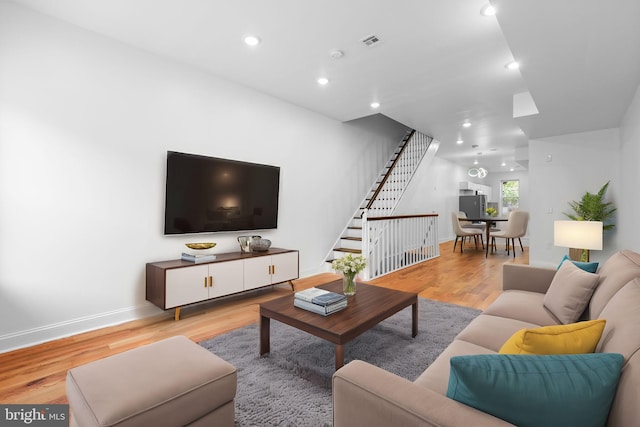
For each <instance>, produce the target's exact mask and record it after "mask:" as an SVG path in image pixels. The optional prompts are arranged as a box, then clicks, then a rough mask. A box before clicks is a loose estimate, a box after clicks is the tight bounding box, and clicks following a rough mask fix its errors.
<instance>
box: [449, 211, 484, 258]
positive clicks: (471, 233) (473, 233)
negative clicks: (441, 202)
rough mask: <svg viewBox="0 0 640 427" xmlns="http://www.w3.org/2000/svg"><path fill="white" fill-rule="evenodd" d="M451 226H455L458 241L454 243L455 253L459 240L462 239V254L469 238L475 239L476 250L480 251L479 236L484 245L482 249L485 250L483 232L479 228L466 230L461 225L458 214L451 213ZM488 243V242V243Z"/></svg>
mask: <svg viewBox="0 0 640 427" xmlns="http://www.w3.org/2000/svg"><path fill="white" fill-rule="evenodd" d="M451 225H452V226H453V232H454V234H455V235H456V241H455V242H454V243H453V251H454V252H455V250H456V246H457V244H458V239H460V253H462V247H463V246H464V241H465V239H466V238H467V237H473V240H474V241H475V244H476V249H478V236H479V237H480V242H481V243H482V249H484V240H483V239H482V230H480V229H478V228H467V229H464V228H463V227H462V226H461V225H460V219H459V218H458V212H451ZM487 243H488V242H487Z"/></svg>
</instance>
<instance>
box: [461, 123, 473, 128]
mask: <svg viewBox="0 0 640 427" xmlns="http://www.w3.org/2000/svg"><path fill="white" fill-rule="evenodd" d="M469 126H471V122H464V123H463V124H462V127H465V128H468V127H469Z"/></svg>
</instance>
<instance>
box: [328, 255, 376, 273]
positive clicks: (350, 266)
mask: <svg viewBox="0 0 640 427" xmlns="http://www.w3.org/2000/svg"><path fill="white" fill-rule="evenodd" d="M366 266H367V260H366V258H363V257H362V255H353V254H347V255H346V256H343V257H342V258H338V259H335V260H333V262H332V263H331V268H333V269H334V270H336V271H341V272H342V273H343V274H345V275H348V276H355V275H356V274H358V273H360V272H361V271H362V270H364V268H365V267H366Z"/></svg>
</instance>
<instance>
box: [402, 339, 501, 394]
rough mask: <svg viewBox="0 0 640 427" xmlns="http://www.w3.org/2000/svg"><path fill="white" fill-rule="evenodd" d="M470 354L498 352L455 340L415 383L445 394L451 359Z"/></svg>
mask: <svg viewBox="0 0 640 427" xmlns="http://www.w3.org/2000/svg"><path fill="white" fill-rule="evenodd" d="M468 354H496V352H495V351H491V350H488V349H486V348H484V347H480V346H479V345H476V344H471V343H468V342H466V341H460V340H453V342H452V343H451V344H449V346H448V347H447V348H446V349H445V350H444V351H443V352H442V353H440V355H439V356H438V357H437V358H436V360H434V361H433V363H431V364H430V365H429V367H428V368H427V369H425V370H424V372H423V373H422V374H420V376H419V377H418V378H417V379H416V380H415V381H414V383H415V384H417V385H419V386H422V387H425V388H428V389H431V390H433V391H435V392H436V393H439V394H441V395H443V396H444V395H445V394H446V393H447V385H448V384H449V366H450V363H449V359H451V358H452V357H454V356H464V355H468Z"/></svg>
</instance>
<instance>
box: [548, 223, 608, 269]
mask: <svg viewBox="0 0 640 427" xmlns="http://www.w3.org/2000/svg"><path fill="white" fill-rule="evenodd" d="M553 244H554V245H555V246H562V247H565V248H569V258H571V259H572V260H574V261H583V262H586V261H589V250H598V251H600V250H602V222H599V221H555V222H554V223H553Z"/></svg>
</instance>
